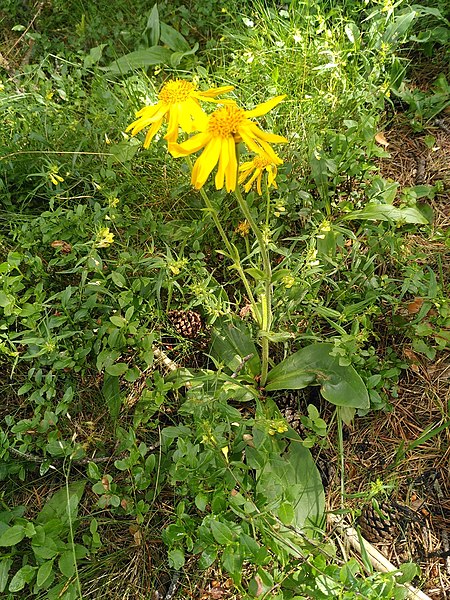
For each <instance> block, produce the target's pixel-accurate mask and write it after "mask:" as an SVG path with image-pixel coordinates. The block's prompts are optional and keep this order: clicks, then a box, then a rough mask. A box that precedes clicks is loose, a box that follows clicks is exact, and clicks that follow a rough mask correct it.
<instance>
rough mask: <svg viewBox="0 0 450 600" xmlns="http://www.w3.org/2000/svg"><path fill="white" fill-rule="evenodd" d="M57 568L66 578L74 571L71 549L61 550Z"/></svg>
mask: <svg viewBox="0 0 450 600" xmlns="http://www.w3.org/2000/svg"><path fill="white" fill-rule="evenodd" d="M58 567H59V570H60V571H61V573H62V574H63V575H65V576H66V577H67V578H68V579H70V577H72V576H73V575H74V573H75V558H74V555H73V552H72V551H71V550H67V551H66V552H63V553H62V554H61V556H60V557H59V560H58Z"/></svg>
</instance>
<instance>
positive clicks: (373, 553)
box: [328, 514, 431, 600]
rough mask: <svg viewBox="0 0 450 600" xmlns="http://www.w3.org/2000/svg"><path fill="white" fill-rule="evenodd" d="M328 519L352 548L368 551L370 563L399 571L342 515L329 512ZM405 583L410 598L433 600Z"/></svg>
mask: <svg viewBox="0 0 450 600" xmlns="http://www.w3.org/2000/svg"><path fill="white" fill-rule="evenodd" d="M328 521H329V523H331V524H332V525H333V526H335V527H336V528H337V529H338V531H339V532H340V533H342V534H344V537H345V539H346V540H347V542H348V543H349V544H350V546H352V548H354V549H355V550H356V551H357V552H358V553H359V554H360V555H361V554H362V552H363V551H365V552H366V554H367V556H368V558H369V560H370V564H371V565H372V566H373V567H374V568H375V569H377V571H382V572H383V573H393V572H396V571H398V569H397V568H396V567H394V565H393V564H392V563H391V562H390V561H389V560H388V559H387V558H386V557H385V556H384V555H383V554H381V552H379V551H378V550H377V549H376V548H374V547H373V546H372V544H370V543H369V542H368V541H367V540H365V539H364V538H363V537H361V536H358V533H357V531H356V529H354V528H353V527H349V526H348V525H347V523H345V521H344V520H343V519H342V517H339V516H338V515H333V514H329V515H328ZM361 542H362V544H363V548H361ZM399 585H400V584H399ZM403 585H404V586H405V587H406V589H407V590H408V597H409V598H412V599H413V600H431V598H430V596H427V594H425V593H424V592H422V591H421V590H418V589H417V588H415V587H414V586H412V585H410V584H409V583H406V584H403Z"/></svg>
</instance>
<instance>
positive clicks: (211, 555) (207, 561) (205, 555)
mask: <svg viewBox="0 0 450 600" xmlns="http://www.w3.org/2000/svg"><path fill="white" fill-rule="evenodd" d="M216 559H217V548H212V547H211V548H210V547H208V548H205V549H204V550H203V552H202V554H201V556H200V560H199V561H198V566H199V568H200V569H202V571H204V570H206V569H207V568H208V567H210V566H211V565H212V564H213V562H214V561H215V560H216Z"/></svg>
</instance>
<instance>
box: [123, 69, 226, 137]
mask: <svg viewBox="0 0 450 600" xmlns="http://www.w3.org/2000/svg"><path fill="white" fill-rule="evenodd" d="M233 89H234V87H233V86H231V85H226V86H223V87H219V88H215V89H210V90H207V91H206V92H201V91H197V86H196V84H195V83H193V82H191V81H185V80H183V79H174V80H172V81H168V82H167V83H165V84H164V85H163V87H162V88H161V91H160V92H159V94H158V98H159V102H158V103H157V104H154V105H152V106H144V108H141V110H139V111H138V112H137V113H136V117H137V119H136V120H135V121H133V123H131V125H129V126H128V127H127V129H126V131H131V135H136V134H137V133H139V132H140V131H142V130H143V129H145V128H146V127H149V126H150V129H149V130H148V132H147V135H146V136H145V141H144V148H148V147H149V146H150V143H151V141H152V139H153V138H154V137H155V135H156V134H157V133H158V131H159V129H160V127H161V125H162V124H163V121H164V119H166V120H167V121H168V127H167V133H166V135H165V136H164V139H166V140H167V142H168V143H169V144H171V143H173V142H176V140H177V137H178V128H179V127H181V129H182V130H183V131H185V132H186V133H192V131H194V130H195V129H196V122H197V121H204V120H205V118H206V115H205V113H204V112H203V110H202V108H201V107H200V102H199V100H205V101H208V102H217V100H216V98H215V97H216V96H219V95H220V94H225V93H226V92H231V90H233Z"/></svg>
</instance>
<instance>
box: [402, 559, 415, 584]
mask: <svg viewBox="0 0 450 600" xmlns="http://www.w3.org/2000/svg"><path fill="white" fill-rule="evenodd" d="M399 569H400V571H401V572H402V574H401V576H400V577H398V578H397V581H398V582H399V583H409V582H410V581H412V580H413V579H414V577H418V576H420V568H419V567H418V565H416V564H415V563H412V562H406V563H403V564H402V565H400V567H399Z"/></svg>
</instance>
